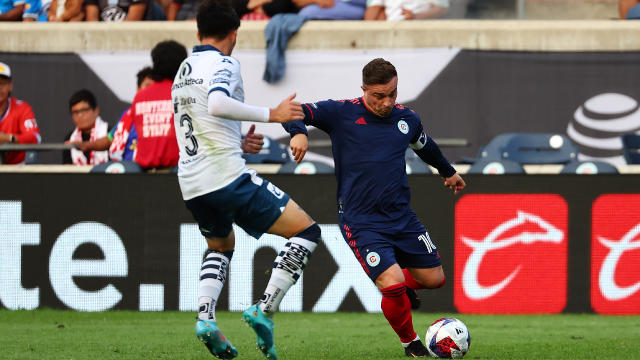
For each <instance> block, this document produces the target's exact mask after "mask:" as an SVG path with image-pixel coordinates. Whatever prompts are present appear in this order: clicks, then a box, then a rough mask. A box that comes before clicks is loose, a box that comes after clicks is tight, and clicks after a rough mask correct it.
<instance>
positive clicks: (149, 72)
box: [136, 66, 153, 87]
mask: <svg viewBox="0 0 640 360" xmlns="http://www.w3.org/2000/svg"><path fill="white" fill-rule="evenodd" d="M136 78H137V79H138V87H140V85H142V82H143V81H144V79H146V78H152V79H153V69H152V68H151V66H146V67H144V68H142V69H141V70H140V71H138V73H137V74H136Z"/></svg>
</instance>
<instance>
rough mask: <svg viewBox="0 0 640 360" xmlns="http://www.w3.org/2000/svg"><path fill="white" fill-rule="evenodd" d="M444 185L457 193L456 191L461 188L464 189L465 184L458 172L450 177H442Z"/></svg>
mask: <svg viewBox="0 0 640 360" xmlns="http://www.w3.org/2000/svg"><path fill="white" fill-rule="evenodd" d="M444 186H446V187H448V188H449V189H451V190H453V193H454V194H456V195H458V193H459V192H460V191H462V189H464V188H465V187H466V186H467V184H466V183H465V182H464V180H462V178H461V177H460V175H458V173H455V174H453V175H452V176H451V177H448V178H445V179H444Z"/></svg>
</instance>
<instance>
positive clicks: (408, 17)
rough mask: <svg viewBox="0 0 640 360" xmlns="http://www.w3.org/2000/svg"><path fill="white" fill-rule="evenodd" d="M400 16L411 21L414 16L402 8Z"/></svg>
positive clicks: (411, 12)
mask: <svg viewBox="0 0 640 360" xmlns="http://www.w3.org/2000/svg"><path fill="white" fill-rule="evenodd" d="M402 16H404V19H405V20H412V19H413V18H415V17H416V16H415V15H414V14H413V11H411V10H407V9H405V8H402Z"/></svg>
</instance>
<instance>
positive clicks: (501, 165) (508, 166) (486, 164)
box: [467, 159, 525, 175]
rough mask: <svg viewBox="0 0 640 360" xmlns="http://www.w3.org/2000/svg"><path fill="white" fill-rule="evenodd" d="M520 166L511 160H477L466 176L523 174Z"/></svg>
mask: <svg viewBox="0 0 640 360" xmlns="http://www.w3.org/2000/svg"><path fill="white" fill-rule="evenodd" d="M524 173H525V171H524V168H523V167H522V165H520V164H519V163H517V162H515V161H511V160H489V159H482V160H478V161H476V162H475V163H473V165H471V167H470V168H469V171H467V174H483V175H503V174H524Z"/></svg>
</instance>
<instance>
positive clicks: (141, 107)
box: [131, 40, 188, 170]
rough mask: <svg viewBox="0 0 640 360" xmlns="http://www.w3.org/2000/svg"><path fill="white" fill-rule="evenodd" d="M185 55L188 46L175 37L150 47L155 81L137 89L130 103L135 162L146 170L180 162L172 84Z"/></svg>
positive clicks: (171, 166)
mask: <svg viewBox="0 0 640 360" xmlns="http://www.w3.org/2000/svg"><path fill="white" fill-rule="evenodd" d="M186 57H187V49H186V48H185V47H184V46H183V45H182V44H180V43H178V42H176V41H173V40H168V41H163V42H160V43H158V44H157V45H156V46H155V47H154V48H153V49H152V50H151V60H152V61H153V80H154V82H153V83H152V84H151V85H149V86H148V87H147V88H146V89H144V90H141V91H140V92H138V93H137V94H136V97H135V98H134V99H133V104H131V118H132V119H133V124H134V126H135V128H136V132H137V133H138V150H137V153H136V162H137V163H138V165H140V166H141V167H142V168H144V169H147V170H151V169H158V170H162V169H171V168H173V167H174V166H176V165H177V164H178V158H179V154H178V143H177V140H176V134H175V128H174V121H173V102H172V101H171V86H172V85H173V79H174V77H175V76H176V74H177V73H178V69H179V68H180V64H181V63H182V61H183V60H184V59H186ZM185 71H188V70H186V69H185ZM185 126H186V125H185Z"/></svg>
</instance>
